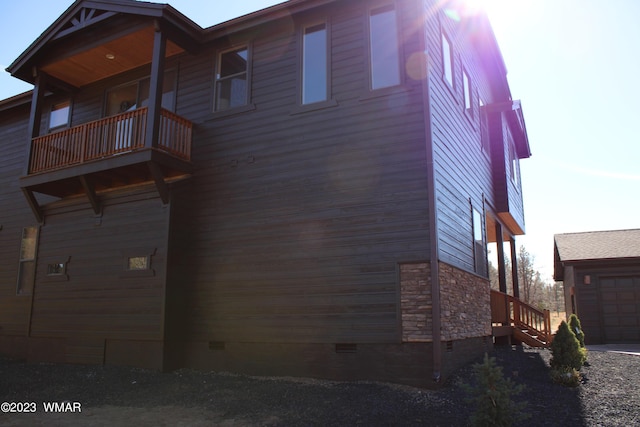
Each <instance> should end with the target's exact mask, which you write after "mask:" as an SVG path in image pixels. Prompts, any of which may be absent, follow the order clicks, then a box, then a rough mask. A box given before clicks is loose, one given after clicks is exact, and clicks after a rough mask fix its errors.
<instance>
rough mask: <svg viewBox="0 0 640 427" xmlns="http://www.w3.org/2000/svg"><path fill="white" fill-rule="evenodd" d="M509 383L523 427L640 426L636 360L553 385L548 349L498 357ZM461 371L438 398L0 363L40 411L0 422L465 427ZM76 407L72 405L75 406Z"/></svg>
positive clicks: (618, 358) (593, 368)
mask: <svg viewBox="0 0 640 427" xmlns="http://www.w3.org/2000/svg"><path fill="white" fill-rule="evenodd" d="M492 356H495V357H496V359H497V362H498V365H499V366H502V367H503V372H504V374H505V376H507V377H510V378H512V379H513V380H514V381H515V382H516V383H518V384H524V385H525V386H526V390H525V392H524V393H523V394H522V395H520V397H519V398H520V400H525V401H527V402H528V412H529V413H530V414H531V418H530V419H529V420H527V421H525V422H524V423H522V424H520V425H522V426H633V425H639V424H640V389H639V388H638V387H637V385H638V384H640V356H636V355H628V354H619V353H610V352H596V351H592V352H589V356H588V366H585V367H584V368H583V370H582V373H583V376H584V379H583V383H582V384H581V385H580V386H579V387H577V388H573V389H571V388H565V387H562V386H559V385H557V384H553V383H552V382H551V380H550V379H549V371H548V366H549V358H550V352H549V351H547V350H536V349H531V348H524V349H523V348H521V347H513V348H511V347H502V348H497V349H496V351H495V352H494V353H493V354H492ZM470 374H471V367H470V366H469V367H466V368H464V369H461V370H460V371H459V372H458V373H457V374H456V375H454V376H453V377H452V378H450V380H449V381H448V382H447V384H445V385H444V386H443V387H442V388H441V389H439V390H436V391H432V390H420V389H416V388H411V387H405V386H398V385H391V384H382V383H372V382H330V381H321V380H312V379H295V378H259V377H247V376H242V375H232V374H225V373H202V372H196V371H192V370H180V371H176V372H173V373H169V374H161V373H158V372H154V371H148V370H143V369H133V368H122V367H113V366H77V365H49V364H33V365H28V364H24V363H22V362H18V361H12V360H9V359H0V378H2V383H1V386H0V387H1V388H0V402H16V403H17V402H21V403H27V404H28V405H27V406H28V407H29V408H32V405H31V404H30V403H29V402H35V403H36V407H35V409H36V412H35V413H0V425H3V426H87V425H88V426H119V425H136V426H195V427H197V426H209V425H220V426H316V425H317V426H351V425H362V426H383V425H394V426H421V425H422V426H424V425H426V426H462V425H466V424H467V420H468V417H469V415H470V413H471V410H472V408H470V407H469V405H468V404H467V403H466V402H465V397H466V395H465V393H464V392H463V391H462V390H461V387H460V383H461V382H467V381H469V379H470ZM44 402H69V403H68V404H66V406H67V407H68V409H73V408H74V402H79V404H80V407H81V412H78V411H77V410H76V412H73V413H72V412H68V413H45V411H44V405H43V404H44ZM76 408H77V406H76Z"/></svg>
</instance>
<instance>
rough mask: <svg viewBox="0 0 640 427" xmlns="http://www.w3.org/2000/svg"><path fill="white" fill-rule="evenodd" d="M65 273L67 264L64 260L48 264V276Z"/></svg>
mask: <svg viewBox="0 0 640 427" xmlns="http://www.w3.org/2000/svg"><path fill="white" fill-rule="evenodd" d="M64 273H65V264H64V263H63V262H56V263H54V264H47V276H60V275H63V274H64Z"/></svg>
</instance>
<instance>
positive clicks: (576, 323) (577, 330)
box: [569, 314, 584, 348]
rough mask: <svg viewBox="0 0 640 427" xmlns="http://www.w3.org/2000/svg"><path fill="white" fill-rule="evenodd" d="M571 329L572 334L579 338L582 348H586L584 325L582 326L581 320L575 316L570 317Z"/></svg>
mask: <svg viewBox="0 0 640 427" xmlns="http://www.w3.org/2000/svg"><path fill="white" fill-rule="evenodd" d="M569 328H570V329H571V332H573V333H574V334H575V336H576V338H578V342H579V343H580V347H582V348H584V331H583V330H582V325H580V319H578V316H576V315H575V314H572V315H571V316H569Z"/></svg>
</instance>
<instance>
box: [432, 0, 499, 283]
mask: <svg viewBox="0 0 640 427" xmlns="http://www.w3.org/2000/svg"><path fill="white" fill-rule="evenodd" d="M433 3H434V2H433V1H429V0H426V1H425V2H424V6H425V8H426V9H427V11H429V10H434V5H433ZM427 13H428V16H430V19H428V20H427V23H426V39H427V46H428V52H429V58H430V60H431V61H432V67H431V68H430V71H431V72H430V77H429V78H430V88H431V93H430V94H431V97H430V102H431V115H432V119H431V124H432V132H433V134H432V135H433V149H434V164H435V178H436V200H437V207H438V211H437V215H438V245H439V257H440V260H441V261H444V262H447V263H449V264H451V265H454V266H456V267H460V268H462V269H465V270H468V271H473V270H474V253H473V240H472V239H473V233H472V210H471V209H472V207H473V208H475V209H476V210H478V211H479V212H482V210H483V198H484V200H486V201H487V202H488V203H489V204H490V205H492V204H493V187H492V181H491V180H492V178H491V165H490V161H489V156H488V155H487V154H486V153H485V152H483V150H482V148H481V133H480V120H479V114H480V111H479V108H478V102H479V101H478V98H479V97H482V99H483V101H484V103H485V104H488V103H489V102H490V101H491V99H490V89H489V86H488V81H487V77H486V75H485V73H484V71H483V70H482V68H481V66H480V64H479V62H478V61H479V58H478V57H477V55H474V53H473V52H472V49H471V46H469V45H468V39H467V38H466V36H465V35H464V34H463V33H462V30H463V28H462V26H461V25H458V24H456V23H455V21H453V20H452V19H450V18H448V17H446V16H444V15H442V16H438V15H435V14H433V12H427ZM441 29H443V30H444V32H445V34H446V35H447V36H448V38H449V40H450V42H451V49H452V52H453V55H454V67H453V76H454V88H451V87H450V86H449V85H448V83H447V82H446V81H445V80H444V77H443V62H442V50H441V49H442V48H441V31H442V30H441ZM463 67H464V69H465V70H466V72H467V74H468V75H469V78H470V81H471V84H472V88H471V95H472V98H471V104H472V106H473V113H472V115H471V116H469V115H468V114H466V113H465V111H464V95H463V87H462V85H463V79H462V69H463Z"/></svg>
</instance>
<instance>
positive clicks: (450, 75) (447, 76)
mask: <svg viewBox="0 0 640 427" xmlns="http://www.w3.org/2000/svg"><path fill="white" fill-rule="evenodd" d="M445 44H446V47H447V50H448V52H449V55H448V58H446V57H445ZM440 53H441V55H440V58H441V60H442V80H444V81H445V82H446V83H447V86H449V88H450V89H451V90H453V91H455V87H456V84H455V81H456V79H455V61H454V54H453V44H452V43H451V38H450V37H449V36H448V35H447V33H446V32H445V31H444V30H441V31H440ZM447 64H448V65H449V66H448V67H447ZM447 71H448V72H447Z"/></svg>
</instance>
